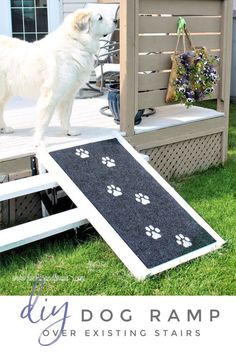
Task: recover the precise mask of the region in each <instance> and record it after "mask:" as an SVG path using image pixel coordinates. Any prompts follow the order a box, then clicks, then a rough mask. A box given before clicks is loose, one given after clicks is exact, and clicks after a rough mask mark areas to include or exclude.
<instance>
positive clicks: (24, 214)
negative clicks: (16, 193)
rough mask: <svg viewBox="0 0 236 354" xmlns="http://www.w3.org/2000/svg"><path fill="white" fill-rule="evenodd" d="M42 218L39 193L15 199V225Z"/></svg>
mask: <svg viewBox="0 0 236 354" xmlns="http://www.w3.org/2000/svg"><path fill="white" fill-rule="evenodd" d="M41 217H42V209H41V199H40V195H39V193H34V194H29V195H26V196H23V197H19V198H16V199H15V223H16V224H20V223H25V222H28V221H32V220H36V219H39V218H41Z"/></svg>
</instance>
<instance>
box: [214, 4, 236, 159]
mask: <svg viewBox="0 0 236 354" xmlns="http://www.w3.org/2000/svg"><path fill="white" fill-rule="evenodd" d="M232 27H233V1H232V0H224V1H223V2H222V29H221V33H222V36H221V68H220V75H221V81H220V85H219V86H220V90H219V97H218V100H217V110H218V111H221V112H224V114H225V129H224V133H223V149H222V155H223V156H222V160H223V162H225V161H226V159H227V152H228V132H229V105H230V81H231V55H232Z"/></svg>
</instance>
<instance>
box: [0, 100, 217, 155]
mask: <svg viewBox="0 0 236 354" xmlns="http://www.w3.org/2000/svg"><path fill="white" fill-rule="evenodd" d="M105 105H107V98H106V96H103V97H99V98H93V99H85V100H80V99H76V100H75V102H74V106H73V113H72V118H71V122H72V125H74V126H78V127H80V130H81V135H80V136H77V137H69V136H65V135H64V132H63V130H62V129H61V127H60V125H59V122H58V121H57V119H56V118H53V119H52V121H51V123H50V126H49V128H48V130H47V133H46V136H45V142H46V144H47V145H48V146H49V147H52V146H54V145H60V144H65V143H70V142H71V143H72V144H74V143H76V142H78V144H83V143H86V142H87V141H88V140H91V139H98V138H101V139H105V138H109V137H112V132H113V131H118V130H119V126H118V125H116V124H115V123H114V122H113V118H110V117H106V116H104V115H102V114H100V112H99V109H100V108H101V107H102V106H105ZM222 115H223V114H222V113H219V112H216V111H214V110H210V109H203V108H200V107H192V108H190V109H186V108H185V107H184V106H181V105H173V106H168V107H167V106H165V107H159V108H158V109H157V112H156V114H155V115H153V116H150V117H148V118H144V119H143V121H142V123H141V124H140V125H139V126H136V127H135V133H136V134H140V133H145V132H149V131H154V130H160V129H164V128H167V127H170V126H178V125H183V124H189V123H192V122H195V121H200V120H206V119H211V118H216V117H221V116H222ZM5 118H6V122H7V124H8V125H9V126H12V127H13V128H14V129H15V132H14V133H13V134H9V135H4V134H2V135H0V162H1V161H6V160H10V159H14V158H19V157H23V156H29V155H32V154H34V153H35V152H36V148H35V146H34V140H33V128H34V122H35V102H32V101H27V100H23V99H21V98H14V99H13V100H12V101H11V102H10V103H9V104H8V106H7V108H6V111H5Z"/></svg>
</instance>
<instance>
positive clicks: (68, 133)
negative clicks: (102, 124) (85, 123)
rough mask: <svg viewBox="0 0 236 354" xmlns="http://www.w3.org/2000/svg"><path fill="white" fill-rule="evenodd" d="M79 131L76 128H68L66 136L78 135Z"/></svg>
mask: <svg viewBox="0 0 236 354" xmlns="http://www.w3.org/2000/svg"><path fill="white" fill-rule="evenodd" d="M80 134H81V133H80V131H79V129H78V128H70V129H69V130H68V131H67V135H69V136H76V135H80Z"/></svg>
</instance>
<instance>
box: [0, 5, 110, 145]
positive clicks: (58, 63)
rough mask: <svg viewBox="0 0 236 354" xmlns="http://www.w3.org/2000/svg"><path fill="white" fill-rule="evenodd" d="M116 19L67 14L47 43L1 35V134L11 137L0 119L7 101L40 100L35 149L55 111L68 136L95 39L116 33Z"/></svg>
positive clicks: (72, 131) (86, 13) (82, 12)
mask: <svg viewBox="0 0 236 354" xmlns="http://www.w3.org/2000/svg"><path fill="white" fill-rule="evenodd" d="M116 22H117V21H116V20H114V19H111V18H106V17H103V16H102V15H100V14H95V13H92V12H90V11H87V10H77V11H75V12H74V13H72V14H70V15H68V16H67V17H66V18H65V20H64V22H63V23H62V25H61V26H60V27H59V28H58V29H57V30H56V31H54V32H52V33H50V34H48V35H47V36H46V37H45V38H43V39H41V40H40V41H36V42H34V43H28V42H25V41H22V40H19V39H16V38H10V37H6V36H0V132H1V133H12V132H13V129H12V128H10V127H7V126H6V124H5V122H4V119H3V111H4V105H5V103H6V101H7V100H8V99H9V98H10V97H11V96H23V97H31V98H38V101H37V120H36V129H35V140H36V145H38V144H39V143H40V142H41V141H42V140H43V136H44V133H45V130H46V129H47V127H48V124H49V122H50V119H51V118H52V116H53V114H54V112H55V113H56V114H57V115H58V117H59V119H60V122H61V125H62V127H63V129H64V130H65V131H66V134H68V135H78V134H79V131H78V129H77V128H72V127H71V126H70V116H71V111H72V105H73V100H74V97H75V95H76V93H77V91H78V89H79V88H80V87H81V86H82V85H83V84H84V83H86V82H87V81H88V79H89V76H90V74H91V71H92V69H93V65H94V54H95V53H97V51H98V49H99V39H100V38H101V37H102V36H105V35H107V34H108V33H111V32H113V31H114V30H115V27H116Z"/></svg>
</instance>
